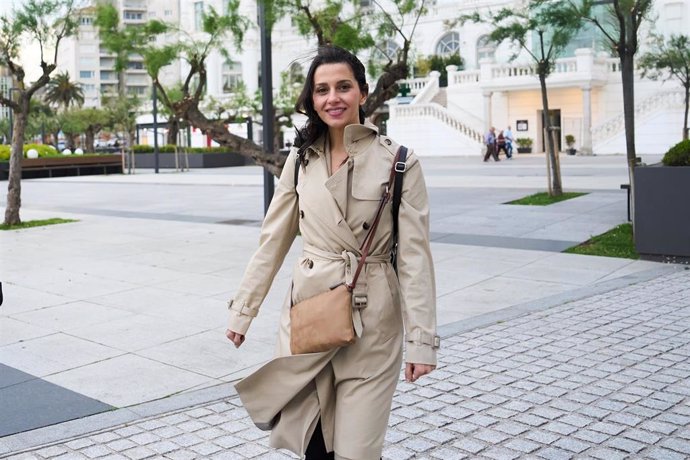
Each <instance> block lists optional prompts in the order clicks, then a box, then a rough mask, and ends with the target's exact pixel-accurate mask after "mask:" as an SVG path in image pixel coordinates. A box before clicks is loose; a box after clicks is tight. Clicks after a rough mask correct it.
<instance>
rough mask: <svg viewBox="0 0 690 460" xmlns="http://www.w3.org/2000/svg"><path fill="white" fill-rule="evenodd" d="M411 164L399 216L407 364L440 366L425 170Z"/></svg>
mask: <svg viewBox="0 0 690 460" xmlns="http://www.w3.org/2000/svg"><path fill="white" fill-rule="evenodd" d="M414 160H416V159H413V157H412V158H410V159H409V160H408V169H407V171H406V172H405V174H404V178H403V193H402V200H401V202H400V210H399V214H398V228H399V230H398V232H399V235H398V279H399V281H400V292H401V297H402V304H403V321H404V323H405V348H406V353H405V361H406V362H408V363H416V364H432V365H436V350H437V349H438V347H439V345H440V341H439V338H438V336H437V335H436V281H435V276H434V264H433V261H432V257H431V246H430V244H429V197H428V195H427V190H426V184H425V183H424V175H423V173H422V167H421V165H420V164H419V162H418V161H414Z"/></svg>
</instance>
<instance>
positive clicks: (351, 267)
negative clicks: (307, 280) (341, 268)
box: [304, 244, 390, 337]
mask: <svg viewBox="0 0 690 460" xmlns="http://www.w3.org/2000/svg"><path fill="white" fill-rule="evenodd" d="M304 254H305V255H308V256H310V257H314V258H318V259H322V260H329V261H334V262H337V261H342V262H343V263H345V266H346V268H345V282H346V283H347V284H351V283H352V278H353V277H354V273H355V272H356V271H357V266H358V265H359V259H360V257H361V255H357V254H355V253H353V252H351V251H347V250H343V251H342V252H340V253H337V252H329V251H325V250H323V249H319V248H317V247H314V246H312V245H309V244H305V245H304ZM364 263H365V264H369V263H379V264H380V263H390V254H388V253H385V254H369V255H367V258H366V259H365V260H364ZM352 298H353V299H357V301H356V302H353V305H352V307H353V308H352V324H353V325H354V328H355V333H356V334H357V337H361V336H362V330H363V325H362V316H361V309H362V308H366V301H365V302H364V303H363V304H362V303H361V301H360V299H366V298H367V280H366V277H364V276H360V277H359V278H358V279H357V285H356V286H355V288H354V289H353V291H352Z"/></svg>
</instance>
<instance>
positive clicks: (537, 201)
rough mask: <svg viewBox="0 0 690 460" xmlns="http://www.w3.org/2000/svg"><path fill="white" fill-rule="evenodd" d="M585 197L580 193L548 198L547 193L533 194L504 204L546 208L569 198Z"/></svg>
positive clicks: (567, 193) (568, 193) (566, 193)
mask: <svg viewBox="0 0 690 460" xmlns="http://www.w3.org/2000/svg"><path fill="white" fill-rule="evenodd" d="M582 195H587V194H586V193H580V192H565V193H563V195H561V196H550V195H549V194H548V193H547V192H540V193H535V194H534V195H529V196H526V197H524V198H520V199H519V200H515V201H509V202H507V203H504V204H523V205H529V206H546V205H549V204H553V203H558V202H559V201H565V200H569V199H571V198H577V197H578V196H582Z"/></svg>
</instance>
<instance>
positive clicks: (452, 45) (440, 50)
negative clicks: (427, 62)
mask: <svg viewBox="0 0 690 460" xmlns="http://www.w3.org/2000/svg"><path fill="white" fill-rule="evenodd" d="M436 54H438V55H439V56H444V57H447V56H450V55H452V54H460V34H459V33H458V32H448V33H447V34H445V35H444V36H443V37H441V39H440V40H439V41H438V44H437V45H436Z"/></svg>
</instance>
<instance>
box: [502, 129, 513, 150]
mask: <svg viewBox="0 0 690 460" xmlns="http://www.w3.org/2000/svg"><path fill="white" fill-rule="evenodd" d="M503 137H505V138H506V149H507V152H508V158H513V141H514V140H515V138H514V137H513V131H512V130H511V129H510V125H508V128H507V129H505V130H504V131H503Z"/></svg>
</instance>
